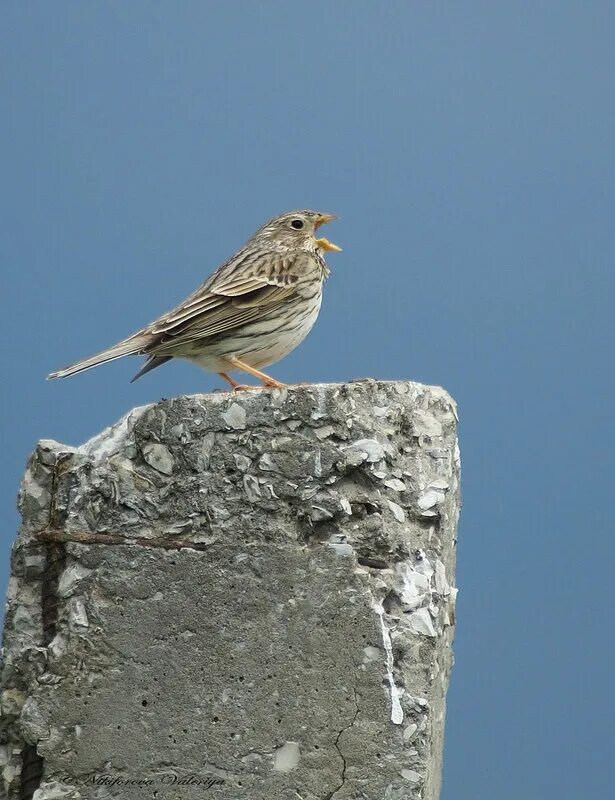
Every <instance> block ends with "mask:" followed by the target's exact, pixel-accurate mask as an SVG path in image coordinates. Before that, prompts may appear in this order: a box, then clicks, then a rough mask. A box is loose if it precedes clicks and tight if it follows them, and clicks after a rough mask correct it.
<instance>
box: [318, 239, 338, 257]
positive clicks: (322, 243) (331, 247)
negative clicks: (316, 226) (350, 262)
mask: <svg viewBox="0 0 615 800" xmlns="http://www.w3.org/2000/svg"><path fill="white" fill-rule="evenodd" d="M316 244H317V245H318V247H320V249H321V250H328V251H329V252H331V253H341V252H342V248H341V247H338V246H337V245H336V244H333V242H330V241H329V240H328V239H325V238H324V236H323V238H322V239H316Z"/></svg>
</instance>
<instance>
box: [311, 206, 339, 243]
mask: <svg viewBox="0 0 615 800" xmlns="http://www.w3.org/2000/svg"><path fill="white" fill-rule="evenodd" d="M334 219H336V216H335V214H319V215H318V217H317V218H316V222H315V223H314V227H315V228H320V226H321V225H326V224H327V223H328V222H333V220H334ZM316 244H317V245H318V247H320V249H321V250H328V251H329V252H331V253H341V252H342V248H341V247H338V246H337V245H336V244H333V242H330V241H329V240H328V239H325V238H324V237H323V238H322V239H316Z"/></svg>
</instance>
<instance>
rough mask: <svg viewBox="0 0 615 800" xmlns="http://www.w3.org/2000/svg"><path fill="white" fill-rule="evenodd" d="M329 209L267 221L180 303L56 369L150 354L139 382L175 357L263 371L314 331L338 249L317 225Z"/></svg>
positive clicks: (222, 368)
mask: <svg viewBox="0 0 615 800" xmlns="http://www.w3.org/2000/svg"><path fill="white" fill-rule="evenodd" d="M333 218H334V217H333V216H332V215H331V214H322V213H319V212H317V211H293V212H290V213H288V214H282V215H280V216H278V217H274V218H273V219H271V220H269V222H266V223H265V224H264V225H263V226H262V227H261V228H259V230H258V231H257V232H256V233H255V234H254V236H252V238H251V239H249V240H248V241H247V242H246V244H245V245H244V246H243V247H242V248H241V250H239V251H238V252H237V253H236V254H235V255H234V256H233V257H232V258H230V259H229V260H228V261H227V262H226V263H225V264H223V265H222V266H221V267H219V268H218V269H217V270H216V272H214V273H213V275H211V277H210V278H208V279H207V280H206V281H205V282H204V283H203V284H202V285H201V286H199V288H198V289H197V290H196V291H195V292H193V294H191V295H190V296H189V297H188V298H186V300H184V302H183V303H181V304H180V305H179V306H177V307H176V308H174V309H173V310H172V311H169V312H168V313H167V314H164V315H163V316H161V317H160V318H159V319H157V320H155V321H154V322H152V323H151V324H150V325H148V326H147V327H145V328H143V329H141V330H140V331H137V332H136V333H134V334H133V335H132V336H129V337H128V338H127V339H123V340H122V341H121V342H118V343H117V344H116V345H114V346H113V347H110V348H109V349H107V350H104V351H103V352H102V353H98V354H97V355H94V356H91V357H90V358H86V359H84V360H82V361H79V362H77V363H76V364H72V365H71V366H69V367H66V368H65V369H62V370H58V371H57V372H53V373H51V375H50V376H49V377H50V378H63V377H67V376H68V375H73V374H75V373H77V372H83V371H84V370H87V369H91V368H92V367H96V366H98V365H99V364H104V363H106V362H107V361H112V360H114V359H116V358H122V357H123V356H126V355H147V356H149V358H148V360H147V362H146V363H145V365H144V366H143V368H142V369H141V370H140V371H139V372H138V373H137V375H136V376H135V377H134V378H133V380H136V379H137V378H138V377H140V376H141V375H144V374H145V373H146V372H149V371H150V370H151V369H154V368H155V367H158V366H160V365H161V364H163V363H165V362H166V361H168V360H169V359H171V358H184V359H188V360H189V361H193V362H195V363H196V364H198V365H199V366H201V367H203V368H204V369H207V370H209V371H211V372H217V373H219V374H220V375H222V376H223V377H224V378H225V380H227V381H228V382H229V383H230V384H231V385H232V386H235V387H236V386H238V384H236V383H235V381H233V380H232V379H231V378H230V377H229V376H228V374H227V373H228V372H231V371H232V370H236V369H239V370H243V371H246V372H249V373H251V374H252V375H255V376H256V377H258V378H259V379H261V380H262V381H263V382H264V383H265V385H270V386H276V385H280V384H278V382H277V381H275V380H274V379H273V378H270V377H269V376H267V375H265V374H264V373H261V372H260V369H261V368H262V367H266V366H269V365H270V364H273V363H275V362H276V361H279V360H280V359H282V358H284V356H286V355H288V353H290V352H291V350H293V349H294V348H295V347H296V346H297V345H298V344H299V343H300V342H302V341H303V339H304V338H305V337H306V336H307V334H308V333H309V332H310V330H311V328H312V326H313V325H314V322H315V321H316V318H317V316H318V312H319V311H320V304H321V300H322V286H323V283H324V281H325V280H326V278H327V276H328V275H329V269H328V267H327V264H326V262H325V259H324V256H323V252H324V251H325V250H334V251H337V250H339V249H340V248H338V247H337V246H336V245H333V244H331V243H330V242H329V241H328V240H327V239H316V237H315V232H316V229H317V228H318V227H319V226H320V225H322V224H324V223H326V222H330V221H331V220H332V219H333Z"/></svg>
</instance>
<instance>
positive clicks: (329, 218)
mask: <svg viewBox="0 0 615 800" xmlns="http://www.w3.org/2000/svg"><path fill="white" fill-rule="evenodd" d="M334 219H337V217H336V216H335V214H319V215H318V216H317V217H316V222H315V223H314V227H315V228H320V226H321V225H326V224H327V222H333V220H334Z"/></svg>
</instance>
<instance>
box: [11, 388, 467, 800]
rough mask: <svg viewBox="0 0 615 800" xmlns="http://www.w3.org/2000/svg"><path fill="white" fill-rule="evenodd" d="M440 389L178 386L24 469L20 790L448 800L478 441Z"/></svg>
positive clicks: (16, 686) (15, 714)
mask: <svg viewBox="0 0 615 800" xmlns="http://www.w3.org/2000/svg"><path fill="white" fill-rule="evenodd" d="M455 428H456V424H455V410H454V404H453V402H452V401H451V399H450V397H449V396H448V395H447V394H446V393H445V392H444V391H443V390H442V389H439V388H434V387H427V386H421V385H419V384H415V383H409V382H383V383H376V382H374V381H362V382H355V383H351V384H345V385H319V386H310V387H295V388H289V389H287V390H286V389H284V390H274V391H269V390H265V391H259V392H250V393H243V394H236V395H233V394H226V393H225V394H213V395H196V396H192V397H178V398H175V399H173V400H164V401H162V402H160V403H157V404H156V405H152V406H147V407H143V408H138V409H135V410H134V411H132V412H131V413H130V414H128V415H127V416H126V417H124V418H123V419H122V420H120V421H119V422H118V423H117V424H116V425H114V426H113V427H112V428H110V429H108V430H106V431H105V432H104V433H102V434H101V435H99V436H97V437H95V438H94V439H92V440H91V441H89V442H87V443H86V444H85V445H83V446H81V447H79V448H73V447H68V446H66V445H61V444H58V443H57V442H53V441H42V442H40V443H39V445H38V447H37V449H36V451H35V453H34V454H33V456H32V458H31V459H30V462H29V465H28V469H27V472H26V475H25V478H24V481H23V487H22V491H21V497H20V503H21V511H22V516H23V525H22V529H21V531H20V533H19V536H18V538H17V541H16V543H15V546H14V550H13V563H12V577H11V580H10V586H9V591H8V600H7V613H6V623H5V633H4V664H3V673H2V695H1V711H2V726H3V727H2V736H3V739H2V745H1V749H0V762H1V769H2V776H3V780H4V796H5V797H7V798H10V800H15V799H16V798H20V800H26V798H30V797H34V798H35V800H55V799H61V800H76V799H77V798H88V799H90V798H91V799H92V800H94V799H95V798H96V800H107V799H108V798H123V799H126V798H129V800H145V799H146V798H147V800H179V799H180V798H181V800H184V798H185V799H186V800H192V799H193V798H194V800H197V798H199V800H202V798H205V797H211V798H216V799H220V800H354V799H358V798H364V799H365V800H381V799H384V800H401V798H404V799H405V798H422V799H423V800H437V797H438V795H439V787H440V773H441V758H442V740H443V730H444V710H445V693H446V688H447V682H448V674H449V670H450V667H451V662H452V656H451V642H452V636H453V622H454V604H455V591H456V590H455V589H454V588H453V583H454V558H455V531H456V524H457V516H458V509H459V455H458V448H457V441H456V434H455Z"/></svg>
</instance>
